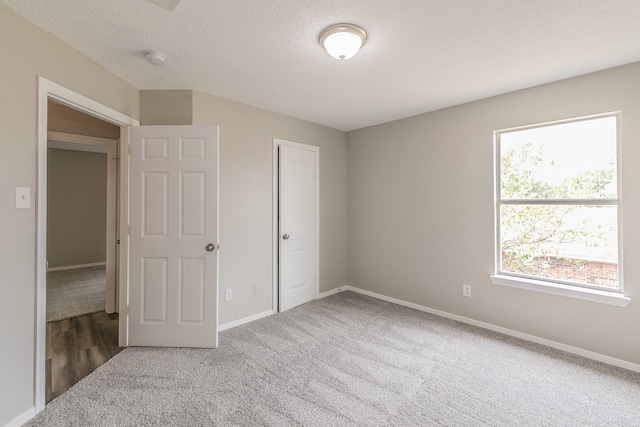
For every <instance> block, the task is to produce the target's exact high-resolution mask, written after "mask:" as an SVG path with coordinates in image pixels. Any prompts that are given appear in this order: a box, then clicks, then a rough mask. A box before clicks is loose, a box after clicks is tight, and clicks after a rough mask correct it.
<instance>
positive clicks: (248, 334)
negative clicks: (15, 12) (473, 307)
mask: <svg viewBox="0 0 640 427" xmlns="http://www.w3.org/2000/svg"><path fill="white" fill-rule="evenodd" d="M638 408H640V374H637V373H633V372H630V371H626V370H624V369H619V368H615V367H611V366H608V365H604V364H601V363H597V362H594V361H591V360H587V359H584V358H581V357H578V356H574V355H569V354H566V353H563V352H561V351H557V350H553V349H549V348H546V347H543V346H540V345H536V344H532V343H528V342H524V341H521V340H518V339H515V338H511V337H506V336H503V335H500V334H497V333H494V332H490V331H486V330H482V329H479V328H475V327H472V326H468V325H465V324H461V323H458V322H455V321H451V320H448V319H443V318H439V317H437V316H433V315H430V314H427V313H423V312H419V311H415V310H412V309H409V308H405V307H401V306H397V305H394V304H391V303H388V302H385V301H380V300H377V299H373V298H369V297H366V296H362V295H359V294H355V293H353V292H343V293H340V294H336V295H333V296H331V297H328V298H325V299H322V300H318V301H314V302H311V303H308V304H305V305H303V306H300V307H298V308H295V309H292V310H289V311H288V312H286V313H282V314H278V315H274V316H270V317H268V318H264V319H261V320H258V321H255V322H253V323H250V324H247V325H243V326H239V327H236V328H233V329H230V330H228V331H225V332H222V333H221V334H220V347H219V348H218V349H216V350H202V349H159V348H128V349H125V350H124V351H122V352H121V353H119V354H118V355H116V356H115V357H114V358H113V359H111V360H110V361H109V362H107V363H106V364H105V365H103V366H102V367H100V368H98V369H97V370H96V371H95V372H94V373H92V374H90V375H89V376H88V377H86V378H85V379H84V380H82V381H81V382H80V383H79V384H77V385H76V386H74V387H73V388H72V389H70V390H69V391H68V392H67V393H65V394H63V395H62V396H60V397H59V398H57V399H56V400H54V401H53V402H52V403H50V404H49V405H48V406H47V408H46V409H45V410H44V411H43V412H42V413H41V414H39V415H38V416H37V418H36V419H35V420H34V421H33V422H32V423H31V424H29V425H34V426H36V425H37V426H78V425H82V426H92V425H99V426H214V425H216V426H218V425H219V426H290V425H291V426H316V425H317V426H351V425H368V426H388V425H394V426H431V425H441V426H638V425H640V410H639V409H638Z"/></svg>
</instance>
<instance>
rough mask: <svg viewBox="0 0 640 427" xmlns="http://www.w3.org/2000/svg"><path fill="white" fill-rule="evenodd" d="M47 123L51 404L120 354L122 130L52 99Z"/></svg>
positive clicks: (48, 379)
mask: <svg viewBox="0 0 640 427" xmlns="http://www.w3.org/2000/svg"><path fill="white" fill-rule="evenodd" d="M47 121H48V125H47V127H48V129H49V131H48V133H47V248H46V255H47V284H46V288H47V289H46V321H47V327H46V360H45V364H46V386H45V387H46V391H45V395H46V397H45V401H46V403H48V402H50V401H51V400H53V399H54V398H56V397H57V396H59V395H60V394H62V393H63V392H65V391H66V390H67V389H69V388H70V387H71V386H73V385H74V384H75V383H77V382H78V381H79V380H80V379H82V378H84V377H85V376H86V375H88V374H89V373H90V372H92V371H93V370H95V369H96V368H97V367H98V366H100V365H102V364H103V363H104V362H106V361H107V360H108V359H110V358H111V357H113V356H114V355H115V354H117V353H118V352H119V351H120V350H121V348H120V347H119V346H118V314H117V311H118V310H117V286H116V282H117V270H118V265H117V244H116V242H117V235H116V230H117V218H118V214H117V199H118V191H117V175H118V174H117V163H118V162H117V159H118V147H117V142H118V141H117V139H118V138H119V134H120V128H119V127H117V126H114V125H112V124H110V123H106V122H104V121H102V120H99V119H96V118H94V117H91V116H88V115H86V114H84V113H81V112H78V111H76V110H73V109H71V108H68V107H65V106H63V105H60V104H56V103H54V102H51V101H49V103H48V116H47ZM53 129H55V130H53ZM60 130H64V131H68V132H78V133H66V132H60ZM93 135H100V136H99V137H96V136H93ZM102 136H108V137H109V138H103V137H102Z"/></svg>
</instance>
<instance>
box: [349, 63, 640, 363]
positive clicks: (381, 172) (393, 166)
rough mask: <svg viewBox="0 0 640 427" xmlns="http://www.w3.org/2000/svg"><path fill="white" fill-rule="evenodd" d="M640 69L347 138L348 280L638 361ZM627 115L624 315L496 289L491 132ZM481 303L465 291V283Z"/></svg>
mask: <svg viewBox="0 0 640 427" xmlns="http://www.w3.org/2000/svg"><path fill="white" fill-rule="evenodd" d="M638 76H640V63H636V64H632V65H628V66H625V67H620V68H615V69H611V70H607V71H602V72H599V73H595V74H590V75H586V76H582V77H578V78H573V79H570V80H565V81H561V82H557V83H553V84H548V85H545V86H541V87H536V88H532V89H528V90H523V91H519V92H515V93H511V94H507V95H502V96H498V97H495V98H491V99H486V100H482V101H478V102H474V103H470V104H466V105H461V106H457V107H453V108H448V109H445V110H441V111H437V112H433V113H429V114H424V115H420V116H416V117H412V118H408V119H404V120H399V121H396V122H392V123H388V124H384V125H379V126H375V127H370V128H367V129H361V130H357V131H354V132H351V133H349V136H348V138H349V139H348V182H349V207H348V212H349V220H348V224H349V282H350V283H351V284H352V285H354V286H357V287H360V288H362V289H366V290H370V291H373V292H378V293H380V294H384V295H387V296H390V297H394V298H399V299H402V300H405V301H410V302H413V303H416V304H420V305H423V306H427V307H431V308H435V309H439V310H443V311H446V312H449V313H452V314H457V315H461V316H465V317H469V318H472V319H476V320H479V321H483V322H488V323H491V324H494V325H498V326H502V327H505V328H509V329H512V330H516V331H520V332H524V333H527V334H532V335H535V336H538V337H542V338H546V339H549V340H553V341H557V342H560V343H564V344H567V345H571V346H575V347H579V348H582V349H586V350H589V351H593V352H597V353H600V354H603V355H607V356H611V357H615V358H619V359H622V360H625V361H628V362H632V363H640V340H638V322H639V320H640V304H639V303H640V263H638V262H637V260H636V257H637V253H638V252H640V222H638V221H637V220H636V218H640V193H639V192H638V191H636V188H637V186H638V183H639V182H640V168H639V167H638V163H639V162H640V144H639V142H640V120H638V118H639V117H640V79H639V78H638ZM617 110H620V111H622V135H621V137H622V197H623V210H622V213H623V217H624V219H623V221H624V223H623V226H624V236H623V239H624V240H623V248H624V259H623V261H624V286H625V294H626V295H628V296H629V297H631V298H632V299H633V300H632V302H631V304H630V305H629V306H628V307H627V308H618V307H613V306H609V305H603V304H598V303H593V302H587V301H580V300H575V299H569V298H566V297H559V296H553V295H547V294H542V293H536V292H531V291H525V290H519V289H514V288H507V287H502V286H497V285H493V284H491V282H490V281H489V274H491V273H492V272H493V268H494V234H493V233H494V231H493V229H494V226H493V200H494V199H493V131H494V130H496V129H502V128H508V127H513V126H520V125H527V124H533V123H540V122H546V121H552V120H559V119H565V118H571V117H578V116H584V115H589V114H595V113H603V112H610V111H617ZM463 283H467V284H470V285H471V286H472V289H473V296H472V298H464V297H463V296H462V284H463Z"/></svg>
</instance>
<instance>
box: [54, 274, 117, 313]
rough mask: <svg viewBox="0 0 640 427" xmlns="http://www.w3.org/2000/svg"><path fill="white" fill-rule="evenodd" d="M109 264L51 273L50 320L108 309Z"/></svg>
mask: <svg viewBox="0 0 640 427" xmlns="http://www.w3.org/2000/svg"><path fill="white" fill-rule="evenodd" d="M106 283H107V279H106V267H104V266H100V267H85V268H76V269H73V270H60V271H50V272H48V273H47V322H53V321H56V320H62V319H68V318H70V317H76V316H80V315H82V314H89V313H95V312H97V311H104V309H105V292H106Z"/></svg>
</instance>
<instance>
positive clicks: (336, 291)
mask: <svg viewBox="0 0 640 427" xmlns="http://www.w3.org/2000/svg"><path fill="white" fill-rule="evenodd" d="M348 287H349V285H348V284H347V283H343V284H342V285H340V286H338V287H337V288H335V289H331V290H330V291H326V292H322V293H319V294H318V296H317V297H316V299H322V298H326V297H328V296H331V295H334V294H337V293H338V292H342V291H344V290H346V289H347V288H348Z"/></svg>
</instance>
